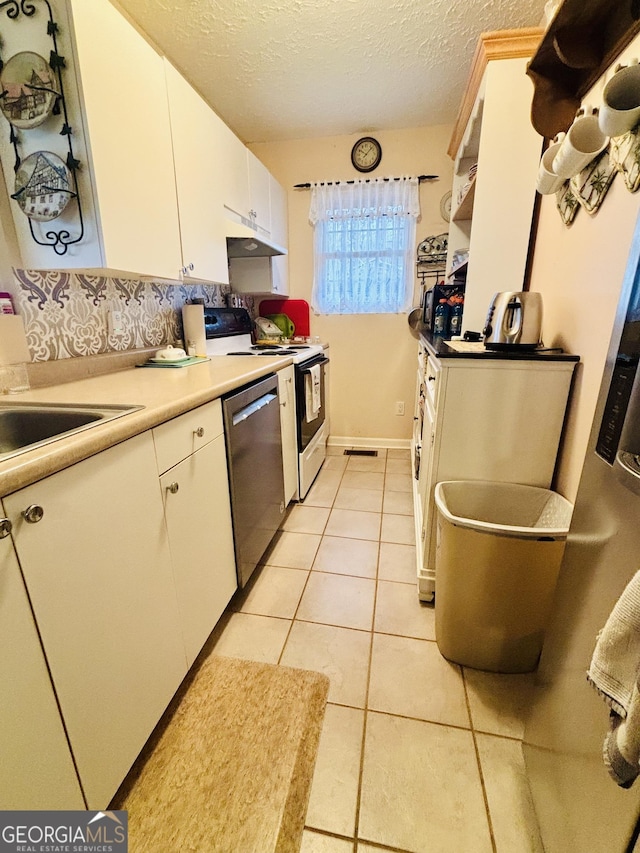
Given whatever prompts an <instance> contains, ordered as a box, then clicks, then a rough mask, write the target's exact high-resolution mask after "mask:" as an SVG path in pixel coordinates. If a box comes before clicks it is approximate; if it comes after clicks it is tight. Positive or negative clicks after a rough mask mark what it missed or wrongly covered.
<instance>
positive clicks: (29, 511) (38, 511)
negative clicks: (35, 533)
mask: <svg viewBox="0 0 640 853" xmlns="http://www.w3.org/2000/svg"><path fill="white" fill-rule="evenodd" d="M43 515H44V510H43V509H42V507H41V506H38V504H31V506H28V507H27V508H26V509H25V510H23V511H22V517H23V518H24V520H25V521H27V522H28V523H29V524H37V523H38V522H39V521H42V516H43Z"/></svg>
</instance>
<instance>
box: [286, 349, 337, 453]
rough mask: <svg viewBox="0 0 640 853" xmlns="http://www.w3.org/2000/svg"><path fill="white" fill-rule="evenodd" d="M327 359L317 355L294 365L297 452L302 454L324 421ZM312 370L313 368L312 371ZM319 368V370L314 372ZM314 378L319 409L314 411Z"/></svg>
mask: <svg viewBox="0 0 640 853" xmlns="http://www.w3.org/2000/svg"><path fill="white" fill-rule="evenodd" d="M328 364H329V359H328V358H327V357H326V356H324V355H318V356H315V357H314V358H310V359H307V361H303V362H302V363H301V364H296V365H294V367H295V375H296V421H297V426H298V452H299V453H302V451H303V450H304V449H305V447H307V446H308V444H309V443H310V442H311V440H312V439H313V437H314V435H315V434H316V433H317V432H318V430H319V429H320V428H321V427H322V425H323V424H324V421H325V412H326V399H325V393H326V388H327V382H326V370H327V366H328ZM312 368H314V369H313V370H312ZM315 368H319V370H315ZM314 376H318V378H319V382H320V384H319V388H316V391H315V394H316V396H315V399H316V400H317V401H318V402H319V408H318V409H317V411H314V410H313V408H314V406H313V404H314Z"/></svg>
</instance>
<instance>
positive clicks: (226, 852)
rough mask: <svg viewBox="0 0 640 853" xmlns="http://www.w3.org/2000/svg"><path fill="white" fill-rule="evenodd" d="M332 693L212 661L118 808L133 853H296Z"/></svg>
mask: <svg viewBox="0 0 640 853" xmlns="http://www.w3.org/2000/svg"><path fill="white" fill-rule="evenodd" d="M328 690H329V679H328V678H327V677H326V676H324V675H322V674H320V673H317V672H307V671H305V670H299V669H290V668H288V667H279V666H272V665H270V664H261V663H254V662H251V661H241V660H235V659H231V658H224V657H216V656H213V655H212V656H210V657H209V658H207V659H206V660H205V661H204V663H203V664H202V666H201V668H200V670H199V671H198V673H197V674H196V676H195V678H194V680H193V682H192V684H191V685H190V687H189V688H188V690H187V691H186V693H185V694H184V696H183V697H182V699H181V700H180V702H179V704H178V706H177V709H176V710H175V712H174V713H173V716H172V717H171V719H170V721H169V723H168V724H167V726H166V728H165V729H164V731H163V732H162V734H161V735H160V736H159V738H158V739H157V742H156V743H155V745H154V747H153V749H152V751H151V752H150V755H149V756H148V758H145V760H144V762H143V761H142V758H141V759H140V760H139V762H138V765H136V767H135V768H134V772H133V776H134V778H133V780H132V779H129V780H128V781H127V786H128V791H127V793H126V794H125V793H120V794H119V796H118V797H117V798H116V805H115V806H112V807H117V808H121V809H126V810H127V811H128V813H129V850H130V853H160V851H162V853H178V851H180V853H186V851H197V853H269V851H272V850H273V851H278V853H298V850H299V847H300V841H301V838H302V830H303V827H304V819H305V814H306V810H307V803H308V799H309V791H310V788H311V779H312V776H313V767H314V764H315V757H316V752H317V748H318V740H319V737H320V730H321V728H322V720H323V717H324V709H325V705H326V701H327V694H328Z"/></svg>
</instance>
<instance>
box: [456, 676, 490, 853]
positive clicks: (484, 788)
mask: <svg viewBox="0 0 640 853" xmlns="http://www.w3.org/2000/svg"><path fill="white" fill-rule="evenodd" d="M460 671H461V674H462V684H463V687H464V697H465V701H466V703H467V713H468V714H469V724H470V726H471V738H472V740H473V749H474V752H475V755H476V763H477V765H478V773H479V775H480V788H481V790H482V799H483V800H484V808H485V812H486V815H487V824H488V827H489V838H490V840H491V849H492V851H493V853H498V847H497V845H496V838H495V834H494V831H493V821H492V820H491V810H490V809H489V796H488V794H487V786H486V784H485V781H484V773H483V771H482V762H481V761H480V750H479V749H478V739H477V737H476V730H475V726H474V724H473V715H472V714H471V702H470V700H469V693H468V690H467V679H466V677H465V673H464V667H463V666H461V667H460Z"/></svg>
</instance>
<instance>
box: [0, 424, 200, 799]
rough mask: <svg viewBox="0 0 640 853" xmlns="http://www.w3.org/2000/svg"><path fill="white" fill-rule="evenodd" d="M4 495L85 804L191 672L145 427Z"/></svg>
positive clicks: (123, 769) (106, 785)
mask: <svg viewBox="0 0 640 853" xmlns="http://www.w3.org/2000/svg"><path fill="white" fill-rule="evenodd" d="M3 503H4V507H5V510H6V514H7V517H8V518H9V519H10V521H11V522H12V524H13V539H14V544H15V548H16V553H17V555H18V559H19V561H20V565H21V567H22V572H23V576H24V580H25V583H26V587H27V590H28V593H29V597H30V599H31V603H32V607H33V611H34V615H35V619H36V622H37V625H38V629H39V632H40V636H41V637H42V643H43V647H44V652H45V655H46V659H47V662H48V665H49V668H50V671H51V677H52V680H53V683H54V685H55V690H56V694H57V697H58V700H59V703H60V709H61V712H62V717H63V719H64V722H65V725H66V729H67V732H68V736H69V741H70V744H71V748H72V750H73V755H74V757H75V761H76V764H77V768H78V773H79V776H80V781H81V784H82V787H83V789H84V793H85V796H86V800H87V804H88V806H89V808H91V809H98V808H100V809H102V808H105V807H106V806H107V805H108V803H109V801H110V799H111V798H112V796H113V795H114V793H115V791H116V790H117V788H118V787H119V785H120V783H121V782H122V780H123V778H124V776H125V775H126V773H127V772H128V770H129V768H130V767H131V764H132V763H133V761H134V760H135V758H136V756H137V755H138V753H139V751H140V749H141V748H142V746H143V745H144V743H145V741H146V740H147V738H148V737H149V735H150V734H151V731H152V730H153V728H154V726H155V725H156V723H157V722H158V720H159V718H160V716H161V715H162V713H163V711H164V710H165V708H166V706H167V704H168V703H169V701H170V700H171V698H172V696H173V694H174V692H175V690H176V689H177V687H178V686H179V684H180V682H181V681H182V679H183V677H184V675H185V674H186V672H187V662H186V657H185V651H184V643H183V638H182V631H181V627H180V620H179V616H178V605H177V601H176V591H175V585H174V579H173V572H172V565H171V554H170V550H169V542H168V537H167V532H166V527H165V523H164V511H163V504H162V496H161V493H160V489H159V487H158V476H157V468H156V458H155V453H154V446H153V439H152V436H151V433H150V432H146V433H143V434H141V435H139V436H136V437H135V438H132V439H130V440H128V441H126V442H124V443H122V444H119V445H117V446H115V447H112V448H110V449H108V450H105V451H104V452H102V453H99V454H97V455H96V456H93V457H91V458H90V459H87V460H85V461H84V462H80V463H78V464H76V465H73V466H72V467H70V468H67V469H65V470H63V471H61V472H59V473H57V474H53V475H52V476H50V477H47V478H46V479H44V480H41V481H40V482H38V483H34V484H33V485H31V486H28V487H26V488H24V489H21V490H20V491H18V492H15V493H14V494H12V495H9V496H8V497H6V498H4V499H3ZM38 507H39V508H41V510H42V517H41V519H40V520H37V519H38V517H39V515H40V510H39V509H37V508H38ZM23 513H25V514H26V516H27V517H30V518H31V519H32V520H33V523H29V522H28V521H27V520H26V519H25V517H24V516H23ZM36 521H37V523H35V522H36ZM4 692H5V691H3V693H4ZM25 730H26V731H28V730H29V729H28V725H27V726H26V727H25ZM2 737H3V741H4V733H3V736H2ZM56 784H57V783H56ZM53 787H54V788H55V785H54V786H53ZM52 796H57V795H55V794H52Z"/></svg>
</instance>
